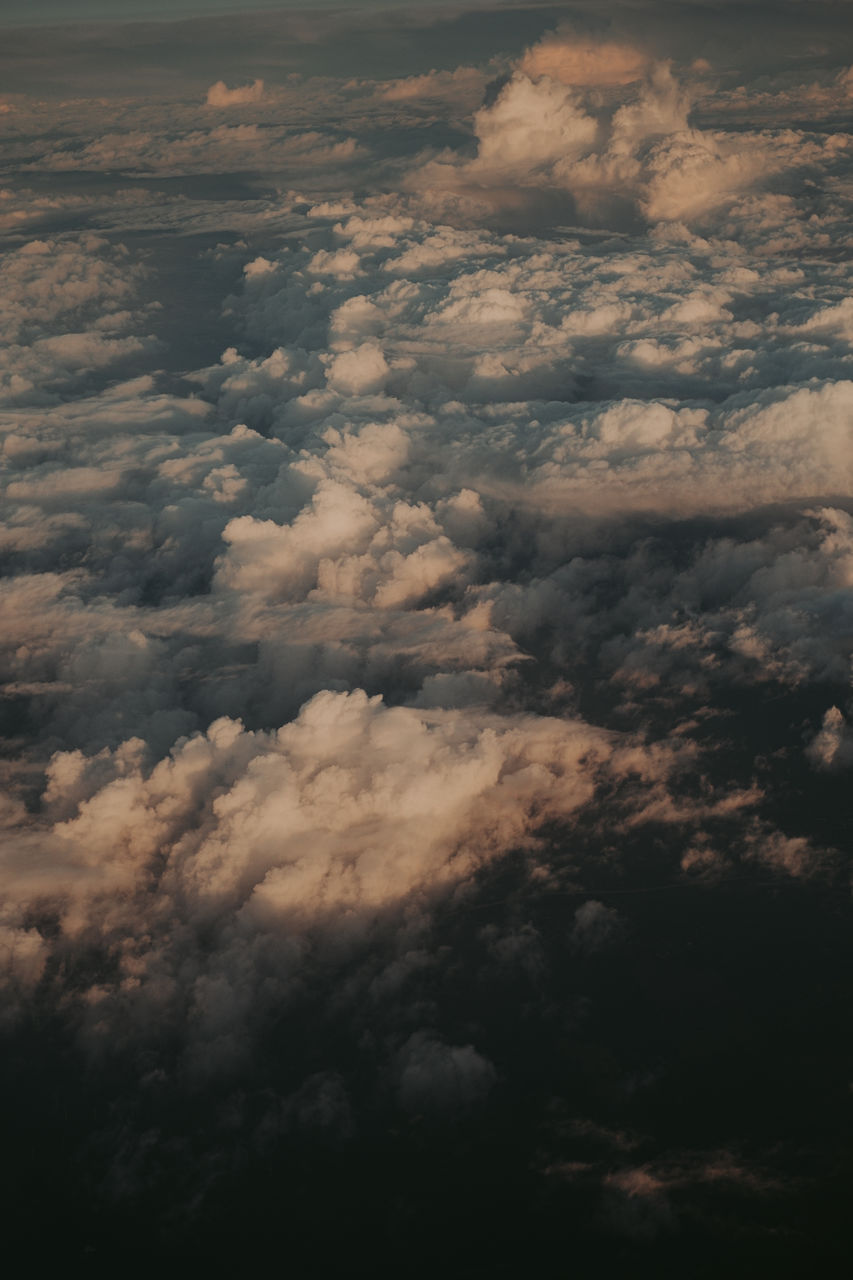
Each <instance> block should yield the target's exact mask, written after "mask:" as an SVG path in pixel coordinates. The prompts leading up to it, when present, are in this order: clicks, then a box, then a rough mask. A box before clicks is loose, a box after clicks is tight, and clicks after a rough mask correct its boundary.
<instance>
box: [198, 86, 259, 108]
mask: <svg viewBox="0 0 853 1280" xmlns="http://www.w3.org/2000/svg"><path fill="white" fill-rule="evenodd" d="M263 96H264V82H263V80H253V81H252V82H251V84H241V85H238V86H237V87H236V88H235V89H229V88H228V86H227V85H226V83H225V81H224V80H217V81H216V84H212V85H211V86H210V88H209V89H208V91H207V99H206V101H207V105H208V106H209V107H242V106H245V105H246V104H247V103H250V102H260V101H261V99H262V98H263Z"/></svg>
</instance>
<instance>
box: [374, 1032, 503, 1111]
mask: <svg viewBox="0 0 853 1280" xmlns="http://www.w3.org/2000/svg"><path fill="white" fill-rule="evenodd" d="M398 1063H399V1071H400V1076H399V1084H398V1098H399V1102H400V1105H401V1107H402V1108H403V1109H404V1110H405V1111H427V1112H430V1111H432V1112H436V1111H456V1110H458V1109H460V1108H462V1107H470V1106H471V1105H472V1104H473V1103H476V1102H479V1101H481V1100H482V1099H483V1098H485V1097H486V1095H487V1094H488V1092H489V1091H490V1089H491V1088H492V1086H493V1085H494V1083H495V1080H496V1078H497V1073H496V1071H495V1068H494V1067H493V1065H492V1063H491V1062H489V1060H488V1058H484V1057H483V1055H482V1054H480V1053H478V1052H477V1050H476V1049H475V1048H474V1046H473V1045H470V1044H466V1045H451V1044H445V1043H444V1041H442V1040H440V1039H438V1038H437V1037H436V1036H434V1035H432V1034H431V1033H430V1032H428V1031H416V1032H415V1034H414V1035H413V1036H411V1037H410V1039H409V1040H408V1041H407V1042H406V1044H405V1045H404V1046H403V1048H402V1049H401V1051H400V1053H399V1055H398Z"/></svg>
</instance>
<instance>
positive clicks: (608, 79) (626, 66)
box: [519, 30, 649, 85]
mask: <svg viewBox="0 0 853 1280" xmlns="http://www.w3.org/2000/svg"><path fill="white" fill-rule="evenodd" d="M648 64H649V57H648V54H646V53H644V52H643V51H642V50H641V49H638V48H636V47H634V46H632V45H629V44H617V43H615V42H613V41H606V40H589V39H584V38H583V37H582V36H578V35H575V34H573V33H572V32H571V31H559V30H558V31H555V32H553V33H552V34H551V35H549V36H545V37H544V38H543V39H542V40H540V41H539V42H538V43H537V44H535V45H533V47H532V48H530V49H528V50H527V52H526V53H525V55H524V57H523V58H522V59H521V62H520V64H519V70H520V71H522V72H523V73H524V75H526V76H529V77H530V78H531V79H534V80H535V79H538V78H539V77H541V76H547V77H548V78H549V79H550V80H557V81H559V82H560V83H562V84H574V85H624V84H631V83H632V82H633V81H635V80H640V79H642V76H643V74H644V72H645V71H646V69H647V67H648Z"/></svg>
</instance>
